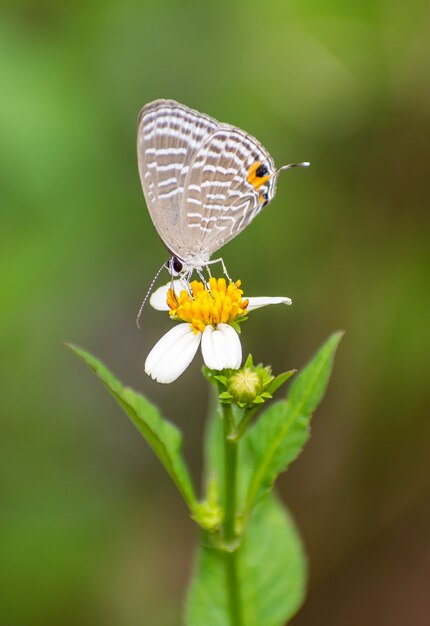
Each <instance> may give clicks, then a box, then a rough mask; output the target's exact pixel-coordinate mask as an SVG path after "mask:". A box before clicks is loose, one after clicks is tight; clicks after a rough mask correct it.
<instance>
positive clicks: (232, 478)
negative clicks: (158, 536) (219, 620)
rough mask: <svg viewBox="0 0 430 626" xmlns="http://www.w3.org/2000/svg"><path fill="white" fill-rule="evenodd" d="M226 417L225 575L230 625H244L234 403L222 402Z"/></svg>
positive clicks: (224, 417)
mask: <svg viewBox="0 0 430 626" xmlns="http://www.w3.org/2000/svg"><path fill="white" fill-rule="evenodd" d="M222 408H223V420H224V498H225V500H224V526H223V535H224V543H225V548H226V549H225V552H224V560H225V574H226V586H227V596H228V610H229V616H230V626H243V620H242V605H241V599H240V589H239V574H238V548H237V546H236V545H235V540H236V531H235V519H236V504H237V452H238V450H237V446H238V442H237V441H235V440H234V439H232V438H231V435H232V433H233V430H234V419H233V412H232V408H231V405H229V404H225V405H223V407H222Z"/></svg>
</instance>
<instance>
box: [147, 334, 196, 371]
mask: <svg viewBox="0 0 430 626" xmlns="http://www.w3.org/2000/svg"><path fill="white" fill-rule="evenodd" d="M201 336H202V334H201V333H197V334H196V333H194V332H193V330H192V328H191V326H190V325H189V324H178V325H177V326H175V327H174V328H171V329H170V330H169V332H168V333H166V334H165V335H163V337H161V339H160V340H159V341H158V342H157V343H156V344H155V346H154V347H153V348H152V350H151V352H150V353H149V354H148V356H147V358H146V361H145V372H146V373H147V374H148V376H151V378H153V379H154V380H156V381H157V382H159V383H171V382H173V381H174V380H176V379H177V378H178V377H179V376H180V375H181V374H182V372H184V371H185V370H186V369H187V367H188V366H189V364H190V363H191V361H192V360H193V358H194V355H195V353H196V352H197V349H198V347H199V345H200V340H201Z"/></svg>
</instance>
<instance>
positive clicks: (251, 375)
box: [227, 367, 263, 404]
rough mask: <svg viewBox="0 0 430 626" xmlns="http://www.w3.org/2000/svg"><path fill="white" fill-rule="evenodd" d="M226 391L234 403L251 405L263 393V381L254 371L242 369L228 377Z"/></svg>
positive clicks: (247, 368)
mask: <svg viewBox="0 0 430 626" xmlns="http://www.w3.org/2000/svg"><path fill="white" fill-rule="evenodd" d="M227 389H228V392H229V393H230V394H231V396H232V398H233V400H234V401H235V402H237V403H240V404H251V403H252V402H254V400H255V399H256V397H257V396H259V395H260V394H261V392H262V391H263V381H262V380H261V378H260V376H259V375H258V372H257V371H255V369H252V368H250V367H244V368H243V369H241V370H237V371H236V372H235V373H234V374H232V375H231V376H230V378H229V380H228V387H227Z"/></svg>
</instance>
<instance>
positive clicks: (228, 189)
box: [137, 100, 309, 279]
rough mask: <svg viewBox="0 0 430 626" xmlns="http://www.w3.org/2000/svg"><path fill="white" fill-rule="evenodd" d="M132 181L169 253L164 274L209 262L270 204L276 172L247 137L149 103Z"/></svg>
mask: <svg viewBox="0 0 430 626" xmlns="http://www.w3.org/2000/svg"><path fill="white" fill-rule="evenodd" d="M137 156H138V166H139V174H140V180H141V183H142V188H143V193H144V196H145V200H146V204H147V207H148V210H149V214H150V216H151V219H152V221H153V223H154V226H155V228H156V230H157V232H158V234H159V236H160V238H161V240H162V241H163V243H164V245H165V246H166V248H167V249H168V251H169V252H170V254H171V257H170V260H169V261H168V263H167V267H168V268H169V270H170V273H171V275H178V274H181V275H188V279H189V277H190V276H191V274H192V272H193V271H194V270H196V271H197V272H199V274H200V270H201V269H202V268H203V267H207V266H208V264H210V263H215V262H218V261H220V262H221V263H222V266H223V270H224V273H225V274H226V275H227V277H228V274H227V270H226V268H225V265H224V262H223V261H222V259H215V260H212V261H211V260H210V258H211V256H212V254H213V253H214V252H217V251H218V250H219V249H220V248H221V247H222V246H224V245H225V244H226V243H227V242H228V241H230V240H231V239H233V238H234V237H236V235H238V234H239V233H240V232H241V231H242V230H243V229H244V228H246V226H247V225H248V224H249V223H250V222H251V221H252V220H253V219H254V218H255V217H256V216H257V215H258V214H259V213H260V211H261V210H262V209H263V208H264V207H265V206H267V205H268V204H269V202H270V201H271V200H273V198H274V196H275V192H276V180H277V177H278V175H279V173H280V172H281V171H282V170H286V169H289V168H291V167H296V166H297V165H301V166H307V165H309V163H292V164H290V165H285V166H283V167H281V168H279V169H276V167H275V164H274V161H273V159H272V157H271V156H270V154H269V152H268V151H267V150H266V148H264V147H263V146H262V145H261V143H260V142H259V141H258V140H257V139H255V137H253V136H252V135H249V134H248V133H246V132H245V131H243V130H241V129H239V128H236V127H235V126H232V125H230V124H224V123H221V122H218V121H217V120H215V119H214V118H212V117H209V116H208V115H205V114H204V113H199V112H198V111H195V110H193V109H190V108H188V107H187V106H185V105H183V104H180V103H179V102H175V101H174V100H154V101H153V102H150V103H149V104H147V105H145V106H144V107H143V109H142V110H141V112H140V114H139V119H138V131H137Z"/></svg>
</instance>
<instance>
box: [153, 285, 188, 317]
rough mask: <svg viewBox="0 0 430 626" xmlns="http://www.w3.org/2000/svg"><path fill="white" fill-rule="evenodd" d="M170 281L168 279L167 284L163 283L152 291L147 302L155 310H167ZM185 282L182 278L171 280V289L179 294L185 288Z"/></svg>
mask: <svg viewBox="0 0 430 626" xmlns="http://www.w3.org/2000/svg"><path fill="white" fill-rule="evenodd" d="M171 284H172V283H171V282H170V281H169V282H168V283H167V285H163V286H162V287H159V288H158V289H156V290H155V291H154V293H153V294H152V295H151V297H150V298H149V304H150V305H151V306H152V307H153V308H154V309H156V310H157V311H169V306H168V304H167V302H166V300H167V292H168V291H169V289H170V287H171ZM186 288H187V287H186V283H185V282H184V281H183V280H174V281H173V289H174V291H175V294H176V295H177V296H179V294H180V293H181V291H182V290H183V289H186Z"/></svg>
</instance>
